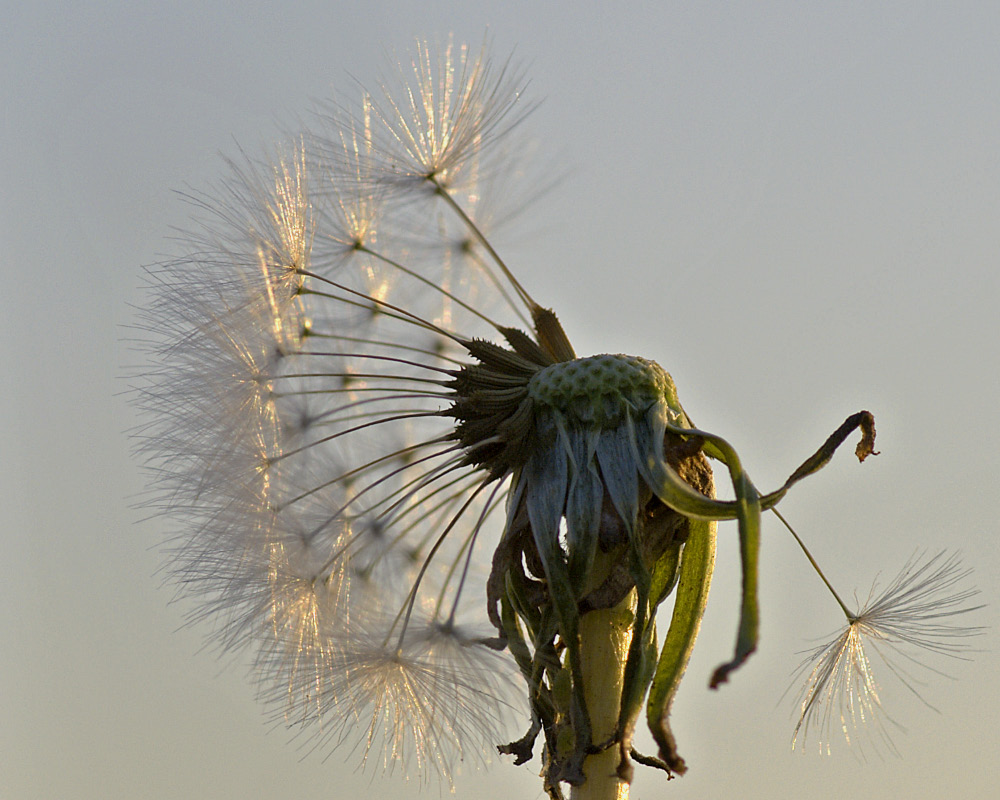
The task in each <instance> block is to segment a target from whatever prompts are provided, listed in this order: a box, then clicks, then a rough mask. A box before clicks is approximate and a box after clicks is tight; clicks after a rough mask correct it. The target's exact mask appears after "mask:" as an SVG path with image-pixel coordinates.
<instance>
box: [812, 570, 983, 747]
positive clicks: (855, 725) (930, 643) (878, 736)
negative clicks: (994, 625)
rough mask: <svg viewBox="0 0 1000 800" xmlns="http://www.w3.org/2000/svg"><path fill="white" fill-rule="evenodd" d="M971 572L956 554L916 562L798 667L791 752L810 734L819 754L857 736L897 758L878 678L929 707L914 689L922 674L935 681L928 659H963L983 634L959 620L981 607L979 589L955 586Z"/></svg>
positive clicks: (891, 720) (959, 584)
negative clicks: (800, 680)
mask: <svg viewBox="0 0 1000 800" xmlns="http://www.w3.org/2000/svg"><path fill="white" fill-rule="evenodd" d="M971 573H972V570H971V569H965V568H963V567H962V565H961V562H960V560H959V557H958V555H956V554H950V555H949V554H947V553H944V552H941V553H937V554H936V555H934V556H931V557H930V558H925V557H918V556H916V555H914V556H913V557H912V558H910V560H909V561H907V562H906V564H905V565H904V566H903V569H902V570H901V571H900V573H899V574H898V575H897V576H896V577H895V578H894V579H893V581H892V582H891V583H889V585H888V586H886V587H885V589H884V590H883V591H882V592H880V593H879V594H878V595H876V594H875V589H876V587H875V586H873V587H872V591H871V592H870V594H869V597H868V599H867V600H866V601H865V603H864V604H863V605H862V606H861V608H860V610H859V611H858V612H857V613H854V614H849V615H848V623H847V627H845V628H844V629H843V631H841V633H840V634H839V635H838V636H837V637H836V638H835V639H834V640H833V641H831V642H829V643H827V644H824V645H822V646H820V647H817V648H815V649H814V650H813V651H812V652H810V653H809V654H808V656H807V658H806V659H805V660H804V661H803V663H802V666H801V667H800V670H799V671H800V672H801V673H807V678H806V682H805V685H804V687H803V689H802V691H801V694H800V698H799V709H800V713H799V719H798V723H797V724H796V726H795V734H794V736H793V738H792V747H793V748H794V747H796V746H797V745H799V744H800V742H801V743H802V744H804V743H805V741H806V740H807V739H808V737H809V735H810V732H813V733H815V734H816V735H817V739H818V745H819V748H820V749H821V750H822V751H824V752H827V753H829V752H830V748H831V740H832V738H834V735H835V734H837V733H840V734H842V735H843V737H844V738H845V740H846V741H847V743H848V744H852V743H856V740H857V739H858V737H859V736H861V737H864V738H866V739H869V740H874V744H875V745H876V746H881V747H883V748H884V749H886V750H888V751H889V752H893V753H894V752H896V748H895V746H894V744H893V739H892V736H891V731H890V730H889V728H890V726H895V724H896V723H894V721H893V719H892V717H891V716H889V713H888V710H887V709H886V707H885V705H884V701H883V696H882V695H883V692H882V684H881V682H880V681H879V679H878V678H877V674H885V673H888V677H889V678H890V679H895V680H897V681H898V682H899V683H900V685H901V686H903V687H904V688H905V689H907V690H908V691H909V692H910V693H912V694H913V695H915V696H916V697H917V698H919V699H920V700H921V702H923V703H924V704H925V705H928V706H929V707H931V708H933V706H931V705H930V703H928V702H927V701H926V700H924V698H923V696H922V694H921V692H920V689H919V686H918V684H919V683H920V682H921V673H924V674H926V673H928V672H930V673H935V674H941V673H940V672H939V670H938V669H936V668H935V666H934V665H933V664H932V663H928V658H930V657H934V656H946V657H950V658H967V655H966V653H968V651H969V649H970V646H971V645H970V642H969V641H968V640H969V638H970V637H974V636H978V635H981V634H982V633H983V632H984V629H983V628H982V627H978V626H970V625H964V624H962V623H961V621H960V620H959V619H958V618H959V617H960V616H961V615H964V614H967V613H969V612H971V611H975V610H977V609H979V608H982V606H980V605H971V604H970V601H971V600H972V599H973V598H974V597H975V596H976V595H977V594H978V593H979V592H978V590H977V589H975V588H971V587H963V586H962V585H961V584H962V583H963V582H965V581H966V580H967V579H968V577H969V576H970V575H971ZM879 667H882V668H883V669H881V670H880V669H879ZM935 710H936V709H935Z"/></svg>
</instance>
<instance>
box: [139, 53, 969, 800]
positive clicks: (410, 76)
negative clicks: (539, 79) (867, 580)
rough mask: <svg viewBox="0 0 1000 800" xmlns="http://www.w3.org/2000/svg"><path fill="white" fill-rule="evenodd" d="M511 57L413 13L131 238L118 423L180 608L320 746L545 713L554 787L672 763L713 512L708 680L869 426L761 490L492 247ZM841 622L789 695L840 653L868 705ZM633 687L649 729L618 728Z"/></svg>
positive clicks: (917, 634) (369, 756)
mask: <svg viewBox="0 0 1000 800" xmlns="http://www.w3.org/2000/svg"><path fill="white" fill-rule="evenodd" d="M523 89H524V77H523V74H522V73H521V72H520V71H519V70H518V69H517V68H516V66H515V65H513V64H512V63H511V62H509V61H508V62H506V63H504V64H502V65H498V64H497V63H495V62H493V61H492V60H491V59H490V57H489V54H488V51H487V48H485V47H484V48H482V49H481V50H479V51H478V52H476V51H472V50H470V49H469V48H467V47H463V46H458V45H455V44H454V43H452V42H449V43H448V44H447V45H445V46H444V47H443V48H442V49H440V50H439V51H435V50H433V49H432V48H430V47H429V46H427V45H425V44H422V43H420V44H418V45H417V48H416V52H415V56H414V57H413V60H412V69H411V71H409V72H406V71H405V70H404V71H402V72H401V74H400V75H398V76H396V77H394V78H391V79H389V80H387V81H386V82H385V83H384V84H383V86H382V87H381V89H380V90H379V91H376V92H372V93H369V92H363V93H362V94H361V97H360V100H359V102H358V105H357V108H358V110H357V112H355V113H348V112H346V111H344V110H343V108H344V106H342V105H336V106H331V107H330V108H328V109H325V110H323V111H322V112H321V113H320V114H319V115H318V117H317V121H316V123H315V125H314V126H313V127H312V128H311V129H309V130H306V131H305V132H304V133H302V134H301V135H300V136H298V137H296V139H295V140H294V141H293V142H292V143H291V144H290V145H288V146H286V147H285V148H284V149H281V150H278V151H276V154H275V156H274V158H273V159H271V160H269V161H265V162H264V163H258V162H256V161H255V160H253V159H251V158H249V157H246V156H244V159H243V161H241V162H239V163H236V162H234V163H232V164H231V165H230V167H231V170H230V176H229V177H228V178H227V179H226V180H225V181H223V182H222V183H221V184H220V185H219V186H218V187H216V189H215V190H213V191H210V192H209V193H206V194H205V195H197V196H194V197H192V198H191V199H192V201H193V202H194V204H195V206H196V209H197V215H198V216H197V222H196V226H195V227H194V228H193V230H191V231H189V232H188V233H186V234H184V235H183V237H182V241H183V242H184V243H185V246H186V250H185V252H184V253H183V254H182V255H181V256H180V257H178V258H176V259H174V260H171V261H168V262H166V263H163V264H159V265H157V266H155V267H152V268H151V269H150V271H149V276H150V284H151V286H150V290H151V300H150V302H149V304H148V306H147V307H146V308H145V310H144V317H143V323H142V325H143V327H144V329H145V331H146V332H147V334H148V343H147V353H148V356H149V358H150V360H151V361H152V363H153V366H152V367H151V368H149V369H148V370H146V371H145V372H144V373H143V374H141V375H140V377H139V379H138V385H137V387H136V392H135V399H136V400H135V402H136V404H137V406H138V407H139V409H140V410H141V411H142V412H143V413H144V414H145V420H146V422H145V424H144V426H143V427H142V428H141V429H140V430H139V431H138V433H137V438H138V442H139V445H138V449H139V452H140V455H141V456H142V457H143V458H144V459H145V462H146V464H147V466H148V468H149V471H150V474H151V481H150V490H149V500H148V503H149V505H150V507H152V508H153V509H155V510H157V511H159V512H160V513H162V514H163V515H164V516H165V517H166V518H167V519H168V520H169V521H170V522H171V524H172V526H173V532H174V539H173V546H172V548H171V550H170V553H169V558H170V561H169V567H170V570H171V572H172V575H173V576H174V578H175V579H176V581H177V584H178V586H179V588H180V591H181V593H182V594H183V595H184V596H186V597H187V598H189V599H190V600H192V601H193V603H194V608H195V610H194V612H193V617H194V618H195V619H197V620H199V621H205V622H207V623H211V624H212V625H213V626H214V639H215V641H217V642H218V644H219V645H220V646H221V647H222V648H223V649H227V650H237V649H246V650H248V651H249V652H250V654H251V656H252V658H253V660H254V664H255V667H256V670H255V673H256V676H257V680H258V685H259V690H260V694H261V697H262V699H263V700H264V701H265V702H266V703H267V705H268V707H269V708H270V709H272V712H273V713H275V714H276V715H278V716H279V717H280V718H281V719H283V720H284V721H285V722H286V723H287V725H288V726H290V727H292V728H294V729H295V730H297V731H300V732H302V734H303V735H305V736H307V737H310V738H309V741H310V742H311V744H312V746H314V747H317V748H324V747H340V748H342V749H343V750H345V751H347V752H349V753H351V754H353V755H354V756H355V757H356V758H357V759H358V760H360V761H361V762H362V763H363V764H365V765H366V766H370V767H373V768H377V767H381V768H382V769H384V770H386V771H390V772H391V771H393V770H395V769H400V770H405V771H406V772H407V774H409V775H414V776H416V777H418V778H419V779H420V780H425V781H426V780H430V779H431V778H433V777H435V776H440V777H442V778H444V779H445V780H450V776H451V774H452V773H453V772H454V769H455V767H456V765H457V764H458V762H459V761H463V760H474V759H476V758H482V759H484V760H485V758H486V754H487V753H488V752H489V751H491V750H494V748H495V747H496V746H498V745H499V750H500V752H501V753H505V754H509V755H511V756H513V758H514V761H515V763H518V764H519V763H523V762H525V761H528V760H530V759H531V758H532V757H533V756H534V755H535V754H536V752H535V751H536V745H537V743H538V740H539V739H540V740H541V751H540V753H538V755H539V756H540V759H541V763H542V767H541V772H542V777H543V781H544V788H545V791H546V792H547V794H548V795H549V796H550V797H553V798H559V797H563V793H564V790H565V787H566V786H567V785H568V786H569V787H570V792H571V794H572V796H573V797H576V798H611V797H615V798H624V797H627V795H628V788H629V782H630V780H631V776H632V762H633V760H636V761H639V762H640V763H642V764H646V765H652V766H655V767H658V768H659V769H661V770H664V771H666V772H667V773H668V774H669V775H674V774H683V773H684V772H685V771H686V769H687V765H686V763H685V761H684V759H683V758H682V757H681V756H680V754H679V752H678V747H677V743H676V741H675V738H674V734H673V732H672V731H671V729H670V725H669V713H670V708H671V705H672V702H673V699H674V697H675V695H676V692H677V688H678V686H679V684H680V680H681V677H682V676H683V674H684V672H685V669H686V666H687V663H688V659H689V657H690V654H691V651H692V648H693V646H694V642H695V639H696V637H697V634H698V631H699V627H700V624H701V619H702V615H703V613H704V609H705V603H706V601H707V597H708V590H709V586H710V582H711V576H712V569H713V565H714V563H715V541H716V523H717V521H720V520H729V519H734V520H736V521H737V527H738V533H739V538H740V556H741V561H742V575H743V584H742V593H741V604H740V609H739V613H738V617H739V621H738V625H737V636H736V645H735V648H734V651H733V653H732V655H731V657H730V658H729V659H728V660H726V661H724V662H723V663H722V664H721V665H720V666H719V667H718V668H717V669H716V670H715V672H714V673H713V675H712V676H711V681H710V683H711V686H712V687H718V686H720V685H721V684H723V683H725V682H727V681H728V680H729V679H730V677H731V675H732V674H733V673H734V672H735V671H736V670H737V669H738V668H739V667H740V666H741V665H742V664H743V663H744V662H745V661H746V659H747V658H749V657H750V656H751V654H752V653H753V652H754V650H755V649H756V647H757V630H758V608H757V563H758V557H759V547H760V528H761V513H762V511H764V510H767V509H773V508H774V506H775V505H776V504H777V503H778V502H779V501H780V500H781V499H782V498H783V497H784V495H785V494H786V493H787V492H788V491H789V490H790V489H791V488H792V487H793V486H794V485H795V484H796V483H798V482H799V481H800V480H802V479H803V478H805V477H807V476H809V475H812V474H813V473H815V472H817V471H818V470H820V469H821V468H822V467H823V466H824V465H825V464H826V463H827V462H828V461H829V460H830V458H831V457H832V456H833V454H834V452H835V451H836V450H837V449H838V448H839V446H840V445H841V444H842V443H843V442H844V441H845V440H846V439H847V437H848V436H850V435H852V434H853V433H854V432H855V431H860V433H861V442H860V444H858V446H857V449H856V454H857V456H858V458H859V459H860V460H864V459H865V458H866V457H867V456H869V455H872V454H873V453H874V438H875V427H874V419H873V418H872V415H871V414H870V413H868V412H867V411H861V412H858V413H856V414H852V415H851V416H850V417H848V418H847V420H846V421H845V422H844V423H843V424H842V425H840V426H839V427H838V428H837V430H836V431H834V433H833V434H832V435H831V436H830V437H829V438H828V439H827V440H826V441H825V442H824V444H823V445H822V446H821V447H820V448H819V449H818V450H817V451H816V452H815V453H814V454H813V455H812V456H810V457H809V458H808V459H806V461H804V462H803V463H802V464H801V465H800V466H799V468H798V469H796V470H795V471H794V472H793V473H792V475H791V477H789V479H788V480H787V481H786V482H785V484H784V485H783V486H781V487H780V488H778V489H777V490H776V491H773V492H770V493H767V494H762V493H760V492H758V491H757V489H756V487H755V486H754V485H753V483H752V481H751V480H750V478H749V476H748V475H747V473H746V472H745V470H744V469H743V466H742V464H741V461H740V459H739V457H738V455H737V454H736V452H735V451H734V450H733V448H732V447H731V446H730V445H729V444H728V443H727V442H726V441H725V440H724V439H722V438H721V437H719V436H717V435H715V434H712V433H708V432H706V431H704V430H701V429H698V428H696V427H695V426H694V424H693V423H692V421H691V418H690V417H689V416H688V415H687V413H686V412H685V410H684V408H683V407H682V406H681V403H680V400H679V397H678V393H677V389H676V387H675V386H674V382H673V380H672V379H671V377H670V375H669V374H668V373H667V372H666V371H665V370H664V369H663V368H662V367H660V366H659V365H658V364H657V363H656V362H654V361H651V360H648V359H645V358H639V357H635V356H628V355H613V354H598V355H593V356H586V357H579V356H578V355H577V354H576V351H575V350H574V348H573V345H572V344H571V343H570V338H569V336H568V335H567V333H566V332H565V331H564V329H563V328H562V326H561V324H560V323H559V321H558V319H557V317H556V315H555V313H554V312H553V311H551V310H549V309H547V308H545V307H543V306H542V305H540V304H539V303H537V302H536V301H535V300H534V299H533V297H532V296H531V294H530V293H529V291H528V289H527V288H526V287H525V285H523V284H522V283H521V282H520V281H519V280H518V279H517V278H516V277H515V275H514V272H513V271H512V269H511V268H510V266H509V265H508V264H507V263H506V262H505V261H504V259H503V257H502V256H501V254H500V252H499V250H498V249H497V246H496V243H497V242H498V239H497V233H498V231H497V228H498V227H499V226H502V224H505V223H506V222H508V221H509V220H511V219H512V218H514V217H515V216H516V213H517V212H520V211H522V210H523V206H524V202H523V199H524V197H525V196H526V195H525V193H524V192H522V191H519V190H518V188H517V183H518V180H519V179H520V178H523V177H524V176H526V175H527V176H530V175H531V174H532V172H531V169H530V166H528V165H526V164H525V163H523V162H522V159H523V158H524V156H525V154H526V153H527V152H528V148H527V147H525V146H523V143H522V141H523V140H522V139H521V138H520V137H521V130H522V126H521V125H520V123H521V122H522V120H523V119H524V115H525V114H526V113H527V112H528V111H530V109H531V106H530V105H525V102H524V100H523ZM709 459H712V460H715V461H717V462H720V463H722V464H723V465H725V467H726V473H727V474H728V479H729V480H730V481H731V482H732V485H733V492H734V495H735V499H734V500H732V501H720V500H717V499H715V484H714V478H713V474H712V470H711V467H710V465H709ZM950 563H951V562H947V563H946V566H947V565H950ZM951 575H952V573H951V571H950V568H946V569H944V572H943V573H941V572H935V573H933V574H931V575H926V574H925V573H924V572H922V571H920V570H918V571H916V572H915V573H914V574H913V575H912V576H911V578H912V579H908V580H904V581H903V582H902V583H901V584H900V585H899V586H898V587H897V588H896V590H895V591H894V592H892V593H890V594H889V595H888V596H887V597H886V598H885V599H884V600H880V601H878V602H876V603H875V605H874V606H871V607H869V608H867V609H866V610H865V611H863V612H862V613H861V614H859V615H858V617H857V619H855V620H854V622H853V623H852V625H851V627H850V631H851V635H852V636H855V638H857V637H860V636H862V635H863V636H865V637H867V638H868V639H871V638H873V637H875V638H878V637H882V638H884V637H887V636H897V637H900V638H901V639H902V640H904V641H907V642H909V643H914V644H918V645H919V646H922V647H924V648H927V647H928V646H929V643H932V642H939V641H940V638H939V636H938V628H936V627H935V626H936V625H938V624H939V623H940V620H939V619H938V618H937V617H935V616H934V615H933V614H932V613H930V611H929V610H928V609H927V608H925V606H924V605H923V603H924V599H925V595H928V596H929V595H934V594H937V592H938V590H939V589H941V587H942V586H950V584H949V581H950V579H951ZM667 598H673V610H672V612H671V613H670V618H669V621H668V622H667V624H666V626H665V633H662V631H660V632H658V631H657V626H656V612H657V609H658V608H659V607H660V606H661V604H663V603H664V602H665V601H666V600H667ZM956 598H958V599H956ZM964 599H965V598H964V596H962V595H952V596H951V597H950V598H949V600H948V601H949V602H954V603H959V602H961V601H962V600H964ZM864 626H867V627H864ZM661 633H662V635H661ZM940 646H941V647H942V648H945V647H946V645H945V644H944V643H943V642H942V643H941V644H940ZM850 648H853V650H852V649H850ZM860 652H861V651H860V645H855V644H852V643H850V642H846V641H845V643H844V644H840V645H837V646H836V647H835V648H834V650H833V655H832V657H833V658H834V661H833V662H832V663H831V666H829V667H824V668H822V669H820V670H819V672H817V673H816V678H815V685H814V688H813V689H812V690H811V694H810V696H809V699H808V707H807V708H806V709H805V710H804V712H803V722H801V723H800V726H808V724H809V722H810V720H811V719H812V715H813V714H814V713H815V712H814V711H813V708H818V704H819V702H820V699H821V698H825V697H826V696H827V695H826V694H824V693H827V692H831V691H833V690H834V689H835V688H836V687H837V686H838V684H842V683H843V682H844V681H845V680H846V681H847V683H848V684H851V682H853V681H856V680H858V678H856V677H855V675H858V674H861V678H860V680H862V684H861V686H860V687H859V688H857V689H856V690H855V691H854V693H853V694H850V693H848V695H849V696H851V697H857V698H858V699H859V702H860V706H859V707H860V708H861V710H862V711H863V712H866V713H867V711H868V709H869V708H870V704H871V703H872V702H875V700H873V698H876V699H877V695H876V694H875V693H874V690H872V689H870V688H869V687H868V684H867V683H865V681H867V675H868V673H867V672H864V673H863V674H862V673H859V672H858V671H857V670H856V669H855V671H854V672H847V671H846V670H845V669H844V668H842V667H839V666H838V664H839V663H841V662H840V661H839V660H838V659H840V658H841V656H842V654H843V653H847V654H848V655H847V658H848V661H847V662H844V663H849V664H851V665H860V666H864V667H865V668H866V669H867V661H865V660H864V659H863V656H860V655H859V658H861V660H857V659H855V660H854V661H851V660H850V659H851V658H852V657H853V656H852V654H853V653H858V654H860ZM822 658H824V659H825V658H826V656H825V655H824V656H822ZM824 663H825V662H824ZM852 668H853V666H852ZM866 703H868V704H869V705H868V706H866V705H865V704H866ZM644 704H645V708H646V721H647V724H648V725H649V728H650V731H651V733H652V735H653V738H654V740H655V742H656V746H657V748H658V752H657V754H656V756H643V755H641V754H639V753H637V752H636V751H635V749H634V747H633V735H634V732H635V729H636V727H637V724H638V719H639V716H640V714H641V712H642V708H643V705H644ZM508 723H514V724H516V725H519V726H523V727H522V728H521V730H525V729H526V732H525V733H524V734H523V735H522V736H520V738H517V739H515V740H513V741H510V737H511V735H512V731H511V729H510V728H509V726H508Z"/></svg>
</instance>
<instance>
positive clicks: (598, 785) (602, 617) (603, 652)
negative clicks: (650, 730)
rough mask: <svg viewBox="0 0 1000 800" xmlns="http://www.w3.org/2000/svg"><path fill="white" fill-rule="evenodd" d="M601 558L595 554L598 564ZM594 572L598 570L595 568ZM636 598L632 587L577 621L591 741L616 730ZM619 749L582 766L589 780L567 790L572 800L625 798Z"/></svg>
mask: <svg viewBox="0 0 1000 800" xmlns="http://www.w3.org/2000/svg"><path fill="white" fill-rule="evenodd" d="M602 555H603V554H600V553H599V554H598V560H599V559H600V558H601V556H602ZM595 571H596V572H600V571H601V570H600V566H599V565H598V566H597V569H596V570H595ZM635 604H636V595H635V590H634V589H633V590H632V591H631V592H629V593H628V594H627V595H626V596H625V599H624V600H622V602H621V603H619V604H618V605H617V606H615V607H614V608H607V609H601V610H598V611H590V612H588V613H587V614H584V615H583V616H581V617H580V628H579V631H580V654H581V668H582V672H583V688H584V697H585V699H586V703H587V711H588V713H589V715H590V725H591V736H592V737H593V738H592V741H593V742H594V743H596V744H601V743H604V742H608V741H611V740H612V738H613V737H614V735H615V733H616V731H617V728H618V717H619V713H620V710H621V698H622V690H623V687H624V679H625V662H626V660H627V656H628V651H629V646H630V644H631V642H632V621H633V619H634V618H635ZM619 760H620V753H619V748H618V747H617V745H614V744H613V745H612V746H611V747H608V748H606V749H605V750H603V751H601V752H600V753H596V754H594V755H590V756H588V757H587V758H586V760H585V761H584V762H583V772H584V775H586V777H587V780H586V782H585V783H583V784H582V785H581V786H574V787H572V789H571V791H570V798H571V800H628V794H629V785H628V783H626V782H625V781H623V780H622V779H621V778H620V777H618V764H619Z"/></svg>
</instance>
